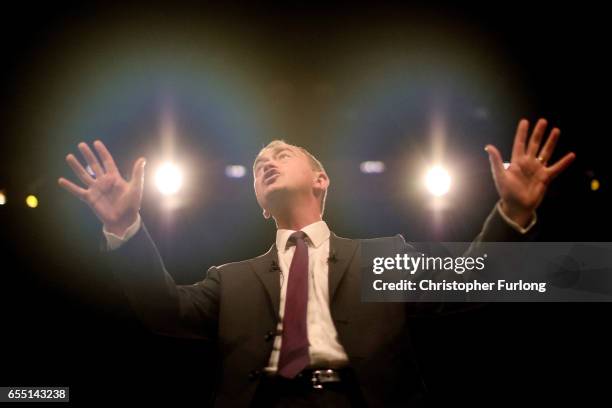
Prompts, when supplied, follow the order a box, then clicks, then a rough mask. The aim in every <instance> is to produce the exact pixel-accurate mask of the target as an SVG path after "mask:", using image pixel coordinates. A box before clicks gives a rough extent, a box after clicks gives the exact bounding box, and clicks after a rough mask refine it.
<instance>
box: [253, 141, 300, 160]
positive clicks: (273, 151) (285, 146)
mask: <svg viewBox="0 0 612 408" xmlns="http://www.w3.org/2000/svg"><path fill="white" fill-rule="evenodd" d="M281 150H291V151H294V152H295V151H297V149H296V148H295V146H292V145H290V144H286V143H283V144H278V145H276V146H274V147H268V148H266V149H264V150H262V151H261V152H260V153H259V155H258V156H257V158H256V159H255V165H257V163H259V161H260V160H262V159H263V158H264V157H265V156H266V155H268V154H270V152H271V154H272V155H274V154H276V153H278V152H279V151H281Z"/></svg>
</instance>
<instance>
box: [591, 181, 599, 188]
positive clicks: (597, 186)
mask: <svg viewBox="0 0 612 408" xmlns="http://www.w3.org/2000/svg"><path fill="white" fill-rule="evenodd" d="M599 187H600V185H599V180H597V179H593V180H591V191H597V190H599Z"/></svg>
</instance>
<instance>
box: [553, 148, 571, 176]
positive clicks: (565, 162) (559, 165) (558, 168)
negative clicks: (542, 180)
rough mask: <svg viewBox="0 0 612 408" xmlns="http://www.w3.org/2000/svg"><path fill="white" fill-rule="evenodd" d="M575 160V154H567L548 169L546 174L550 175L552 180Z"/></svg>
mask: <svg viewBox="0 0 612 408" xmlns="http://www.w3.org/2000/svg"><path fill="white" fill-rule="evenodd" d="M575 158H576V154H575V153H574V152H569V153H568V154H566V155H565V156H563V157H562V158H560V159H559V160H558V161H557V162H556V163H555V164H553V165H552V166H550V167H548V174H549V175H550V179H551V180H552V179H554V178H555V177H557V176H558V175H559V174H560V173H561V172H562V171H563V170H565V169H566V168H567V166H569V165H570V163H571V162H573V161H574V159H575Z"/></svg>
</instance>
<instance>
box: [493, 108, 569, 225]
mask: <svg viewBox="0 0 612 408" xmlns="http://www.w3.org/2000/svg"><path fill="white" fill-rule="evenodd" d="M546 126H547V121H546V119H540V120H539V121H538V123H537V124H536V126H535V128H534V129H533V133H532V134H531V137H530V138H529V145H527V146H526V142H527V132H528V130H529V122H528V121H527V120H526V119H522V120H521V121H520V122H519V124H518V128H517V130H516V135H515V137H514V145H513V147H512V158H511V161H510V166H509V167H508V168H507V169H504V162H503V160H502V156H501V154H500V152H499V150H498V149H497V148H496V147H495V146H493V145H490V144H488V145H486V146H485V150H486V151H487V153H488V154H489V161H490V162H491V172H492V173H493V180H494V181H495V187H496V188H497V192H498V193H499V196H500V198H501V205H502V210H503V211H504V213H505V214H506V215H507V216H509V217H510V218H511V219H512V220H514V221H515V222H516V223H518V224H519V225H521V226H526V225H527V224H528V223H529V220H530V219H531V217H532V214H533V212H534V211H535V209H536V208H538V206H539V205H540V203H541V202H542V200H543V199H544V196H545V194H546V189H547V188H548V185H549V184H550V182H551V181H552V180H553V179H554V178H555V177H557V176H558V175H559V174H560V173H561V172H562V171H563V170H565V169H566V168H567V166H569V165H570V163H571V162H572V161H573V160H574V159H575V158H576V154H575V153H573V152H569V153H567V154H566V155H565V156H563V157H562V158H561V159H559V160H558V161H557V162H556V163H554V164H552V165H548V164H547V162H548V160H549V159H550V158H551V156H552V154H553V151H554V149H555V145H556V144H557V140H558V139H559V134H560V133H561V131H560V130H559V129H558V128H553V129H552V131H551V132H550V135H549V136H548V138H547V139H546V143H544V146H543V147H542V149H541V150H540V144H541V142H542V138H543V136H544V132H545V130H546ZM538 152H539V153H538Z"/></svg>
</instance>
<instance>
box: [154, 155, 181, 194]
mask: <svg viewBox="0 0 612 408" xmlns="http://www.w3.org/2000/svg"><path fill="white" fill-rule="evenodd" d="M155 185H156V187H157V189H158V190H159V192H160V193H162V194H163V195H173V194H176V193H177V192H178V191H179V190H180V189H181V187H182V186H183V172H182V171H181V169H180V168H179V167H178V166H177V165H175V164H174V163H171V162H166V163H164V164H162V165H161V166H160V167H159V169H157V171H156V172H155Z"/></svg>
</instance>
